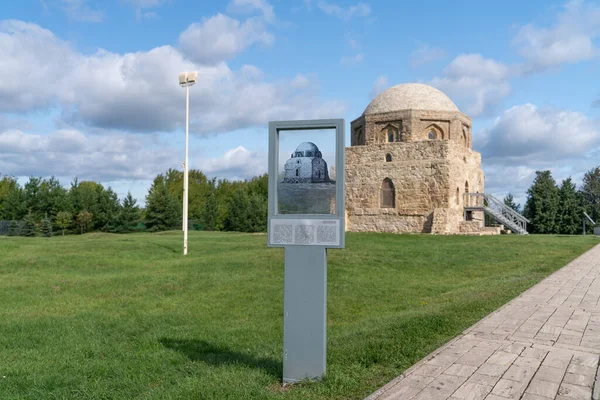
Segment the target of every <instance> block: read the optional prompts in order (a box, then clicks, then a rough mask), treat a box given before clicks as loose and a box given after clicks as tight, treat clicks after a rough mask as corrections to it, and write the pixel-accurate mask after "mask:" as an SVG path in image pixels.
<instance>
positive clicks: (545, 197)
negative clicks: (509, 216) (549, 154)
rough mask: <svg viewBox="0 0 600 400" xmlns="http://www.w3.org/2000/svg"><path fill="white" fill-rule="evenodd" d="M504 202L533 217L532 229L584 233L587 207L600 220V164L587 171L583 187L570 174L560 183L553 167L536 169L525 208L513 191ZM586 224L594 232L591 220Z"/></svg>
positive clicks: (593, 217) (534, 231)
mask: <svg viewBox="0 0 600 400" xmlns="http://www.w3.org/2000/svg"><path fill="white" fill-rule="evenodd" d="M504 203H505V204H506V205H508V206H509V207H511V208H513V209H514V210H516V211H518V212H520V213H523V215H524V216H525V217H526V218H527V219H529V220H530V221H531V223H530V224H528V231H529V232H530V233H541V234H544V233H547V234H565V235H575V234H581V233H583V219H584V215H583V213H584V211H585V212H586V213H587V214H588V215H589V216H590V217H591V218H592V219H593V220H594V221H595V222H596V223H600V166H597V167H595V168H592V169H590V170H589V171H588V172H586V173H585V175H584V176H583V181H582V184H581V186H580V187H579V188H577V187H576V185H575V184H574V183H573V181H572V179H571V178H570V177H569V178H567V179H564V180H563V181H562V182H561V184H560V185H558V184H557V183H556V181H555V180H554V178H553V177H552V173H551V172H550V171H548V170H546V171H536V173H535V178H534V180H533V183H532V185H531V187H530V188H529V189H528V190H527V200H526V202H525V206H524V207H523V209H521V205H520V204H515V202H514V198H513V196H512V194H510V193H509V194H508V195H507V196H506V197H505V198H504ZM586 226H587V230H588V232H589V233H591V232H592V229H593V227H592V226H591V224H590V223H588V224H587V225H586Z"/></svg>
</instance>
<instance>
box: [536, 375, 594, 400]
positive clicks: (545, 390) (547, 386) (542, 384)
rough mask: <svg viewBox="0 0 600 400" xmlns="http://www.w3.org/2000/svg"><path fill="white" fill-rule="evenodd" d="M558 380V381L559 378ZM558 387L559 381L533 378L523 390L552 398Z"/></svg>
mask: <svg viewBox="0 0 600 400" xmlns="http://www.w3.org/2000/svg"><path fill="white" fill-rule="evenodd" d="M558 382H560V380H559V381H558ZM559 387H560V384H559V383H556V382H547V381H542V380H538V379H536V378H534V379H533V380H532V381H531V383H530V384H529V386H527V389H526V390H525V392H526V393H531V394H535V395H537V396H543V397H549V398H551V399H553V398H554V396H556V393H557V392H558V388H559ZM582 400H583V399H582Z"/></svg>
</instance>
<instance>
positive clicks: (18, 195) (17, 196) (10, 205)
mask: <svg viewBox="0 0 600 400" xmlns="http://www.w3.org/2000/svg"><path fill="white" fill-rule="evenodd" d="M26 215H27V204H26V202H25V192H24V190H23V189H22V188H21V187H20V186H19V185H18V184H16V182H15V185H14V186H12V188H11V190H9V192H8V194H7V195H6V198H5V199H4V218H7V219H12V220H17V221H19V220H22V219H23V218H24V217H25V216H26Z"/></svg>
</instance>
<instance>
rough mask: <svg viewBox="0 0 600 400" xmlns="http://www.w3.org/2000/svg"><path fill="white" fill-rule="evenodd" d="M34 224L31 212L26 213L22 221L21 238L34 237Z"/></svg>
mask: <svg viewBox="0 0 600 400" xmlns="http://www.w3.org/2000/svg"><path fill="white" fill-rule="evenodd" d="M36 231H37V228H36V224H35V219H34V218H33V214H32V213H31V211H30V212H29V213H27V215H26V216H25V218H24V219H23V227H22V228H21V236H27V237H34V236H35V235H36Z"/></svg>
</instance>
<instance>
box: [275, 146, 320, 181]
mask: <svg viewBox="0 0 600 400" xmlns="http://www.w3.org/2000/svg"><path fill="white" fill-rule="evenodd" d="M284 170H285V175H284V178H283V182H284V183H322V182H329V174H328V171H327V162H326V161H325V160H324V159H323V156H322V154H321V151H319V148H318V147H317V145H316V144H314V143H312V142H304V143H302V144H300V146H298V147H297V148H296V151H294V153H292V155H291V157H290V159H289V160H287V161H286V162H285V166H284Z"/></svg>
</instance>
